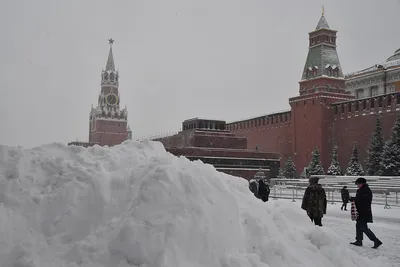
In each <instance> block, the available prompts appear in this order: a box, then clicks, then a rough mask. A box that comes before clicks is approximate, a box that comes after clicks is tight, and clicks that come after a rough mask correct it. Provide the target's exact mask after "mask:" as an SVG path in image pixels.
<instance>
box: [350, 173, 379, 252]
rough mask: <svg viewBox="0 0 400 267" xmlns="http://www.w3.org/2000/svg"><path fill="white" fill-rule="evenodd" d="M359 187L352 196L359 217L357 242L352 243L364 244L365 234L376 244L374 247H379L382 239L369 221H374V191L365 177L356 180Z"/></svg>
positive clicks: (356, 244) (355, 244)
mask: <svg viewBox="0 0 400 267" xmlns="http://www.w3.org/2000/svg"><path fill="white" fill-rule="evenodd" d="M355 184H356V185H357V187H358V190H357V193H356V196H355V197H352V198H351V199H350V200H351V201H354V203H355V205H356V209H357V212H358V218H357V223H356V242H352V243H350V244H352V245H354V246H359V247H361V246H362V245H363V236H364V233H365V235H366V236H367V237H368V238H369V239H370V240H371V241H373V242H374V246H373V247H372V248H375V249H376V248H378V247H379V246H380V245H382V241H380V240H379V239H378V238H377V237H376V236H375V234H374V233H373V232H372V231H371V229H369V228H368V225H367V223H372V222H373V221H372V210H371V203H372V191H371V189H370V188H369V186H368V184H367V180H365V179H364V178H358V179H357V180H356V182H355Z"/></svg>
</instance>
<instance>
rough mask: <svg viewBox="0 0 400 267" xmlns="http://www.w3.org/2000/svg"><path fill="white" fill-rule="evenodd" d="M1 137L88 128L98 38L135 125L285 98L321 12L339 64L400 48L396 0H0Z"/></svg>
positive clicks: (361, 63)
mask: <svg viewBox="0 0 400 267" xmlns="http://www.w3.org/2000/svg"><path fill="white" fill-rule="evenodd" d="M1 2H2V8H1V9H0V32H1V35H0V44H1V45H0V48H1V49H0V93H1V97H0V99H1V100H2V101H1V104H0V123H1V124H0V125H1V128H0V143H1V144H6V145H22V146H25V147H32V146H36V145H40V144H45V143H52V142H63V143H67V142H69V141H74V140H76V138H78V139H79V140H81V141H87V140H88V129H89V126H88V123H89V122H88V120H89V112H90V108H91V105H92V104H97V97H98V94H99V92H100V73H101V70H102V68H104V67H105V64H106V60H107V54H108V47H109V46H108V41H107V39H108V38H111V37H112V38H113V39H115V43H114V47H113V51H114V59H115V64H116V67H117V69H118V70H119V72H120V94H121V102H122V105H123V106H124V105H125V104H126V105H127V107H128V120H129V124H130V126H131V129H132V131H133V136H134V137H142V136H147V135H152V134H157V133H162V132H168V131H172V130H177V129H178V128H180V127H181V122H182V121H183V120H185V119H188V118H192V117H209V118H215V119H223V120H227V121H232V120H239V119H244V118H248V117H252V116H259V115H263V114H267V113H271V112H275V111H280V110H285V109H288V108H289V105H288V98H289V97H292V96H296V95H297V94H298V81H299V80H300V78H301V74H302V69H303V67H304V63H305V60H306V56H307V52H308V32H310V31H312V30H314V29H315V27H316V25H317V22H318V20H319V18H320V16H321V6H322V4H324V5H325V17H326V19H327V21H328V23H329V25H330V27H331V28H332V29H336V30H338V31H339V32H338V42H337V43H338V52H339V58H340V60H341V65H342V68H343V70H344V72H345V73H348V72H352V71H356V70H359V69H363V68H366V67H369V66H370V65H373V64H375V63H378V62H382V61H384V60H386V58H388V57H389V56H391V55H392V54H393V52H394V51H395V50H396V49H398V48H400V28H399V25H400V16H399V14H400V1H399V0H352V1H337V0H324V1H322V0H279V1H278V0H168V1H166V0H126V1H122V0H120V1H111V0H108V1H104V0H92V1H82V0H73V1H72V0H68V1H54V0H35V1H32V0H26V1H22V0H3V1H1Z"/></svg>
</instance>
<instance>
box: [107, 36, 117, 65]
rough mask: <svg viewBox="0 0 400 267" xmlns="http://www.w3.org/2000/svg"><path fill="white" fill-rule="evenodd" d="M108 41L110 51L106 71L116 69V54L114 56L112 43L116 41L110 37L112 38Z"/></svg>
mask: <svg viewBox="0 0 400 267" xmlns="http://www.w3.org/2000/svg"><path fill="white" fill-rule="evenodd" d="M108 43H109V45H110V51H109V52H108V59H107V64H106V71H108V70H112V71H115V64H114V56H113V52H112V45H113V43H114V40H113V39H112V38H110V39H108Z"/></svg>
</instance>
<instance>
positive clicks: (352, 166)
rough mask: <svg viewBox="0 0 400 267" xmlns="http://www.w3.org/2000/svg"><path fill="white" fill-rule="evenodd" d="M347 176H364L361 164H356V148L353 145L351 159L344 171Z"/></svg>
mask: <svg viewBox="0 0 400 267" xmlns="http://www.w3.org/2000/svg"><path fill="white" fill-rule="evenodd" d="M346 175H347V176H359V175H364V170H363V167H362V166H361V164H360V163H359V162H358V147H357V144H354V147H353V151H352V153H351V159H350V162H349V167H348V168H347V170H346Z"/></svg>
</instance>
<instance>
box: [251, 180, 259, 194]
mask: <svg viewBox="0 0 400 267" xmlns="http://www.w3.org/2000/svg"><path fill="white" fill-rule="evenodd" d="M249 189H250V191H251V192H252V193H253V194H254V196H255V197H256V198H258V183H257V180H256V179H250V181H249Z"/></svg>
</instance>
